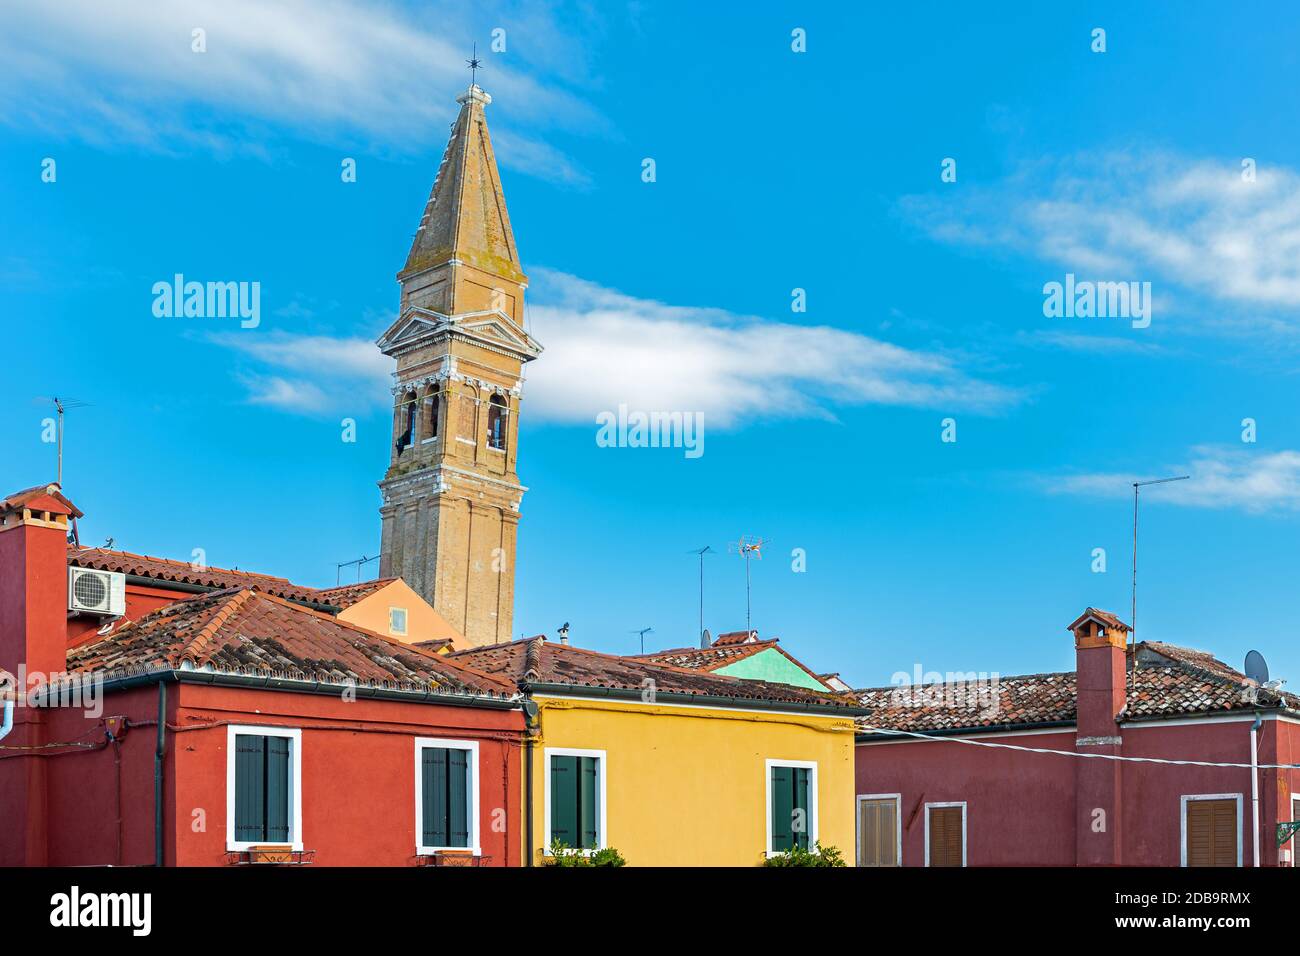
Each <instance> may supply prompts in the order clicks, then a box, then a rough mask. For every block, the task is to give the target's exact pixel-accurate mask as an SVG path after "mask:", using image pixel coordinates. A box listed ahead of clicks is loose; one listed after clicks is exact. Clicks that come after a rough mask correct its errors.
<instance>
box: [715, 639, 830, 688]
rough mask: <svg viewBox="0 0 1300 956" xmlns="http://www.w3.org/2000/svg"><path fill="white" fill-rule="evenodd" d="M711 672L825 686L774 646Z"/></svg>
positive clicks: (802, 685)
mask: <svg viewBox="0 0 1300 956" xmlns="http://www.w3.org/2000/svg"><path fill="white" fill-rule="evenodd" d="M713 673H715V674H726V675H727V676H728V677H739V678H742V679H744V680H766V681H771V682H772V683H774V684H792V685H794V686H795V687H806V688H808V689H809V690H821V691H824V690H826V686H825V685H824V684H822V683H821V682H820V681H818V680H817V679H816V678H814V677H812V676H811V675H810V674H809V673H808V672H807V671H805V670H804V669H803V668H802V667H798V666H796V665H795V664H792V663H790V660H789V659H788V658H787V657H786V656H785V655H784V654H782V653H781V652H780V651H778V650H777V649H776V648H775V647H769V648H767V649H766V650H762V651H759V652H758V653H757V654H752V655H750V656H749V657H746V658H745V659H744V660H739V661H736V663H734V664H728V665H727V666H726V667H719V668H718V669H717V670H715V671H714V672H713Z"/></svg>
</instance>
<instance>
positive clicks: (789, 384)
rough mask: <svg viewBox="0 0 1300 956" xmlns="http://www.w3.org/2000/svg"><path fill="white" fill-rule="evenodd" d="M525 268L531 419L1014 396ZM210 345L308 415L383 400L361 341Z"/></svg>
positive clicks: (944, 364) (792, 413)
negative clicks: (538, 345) (229, 352)
mask: <svg viewBox="0 0 1300 956" xmlns="http://www.w3.org/2000/svg"><path fill="white" fill-rule="evenodd" d="M532 278H533V285H532V288H531V290H530V294H531V295H532V296H533V297H534V298H535V299H537V300H540V301H539V304H533V305H530V306H529V311H528V315H529V320H530V323H531V325H532V331H533V332H534V334H536V336H537V337H538V339H540V340H541V342H542V343H543V344H544V346H545V348H546V351H545V353H544V354H543V356H542V357H541V358H540V359H539V360H538V361H537V362H534V363H532V364H531V365H530V366H529V367H528V369H527V376H528V383H527V386H526V388H525V392H524V395H525V401H526V406H525V407H526V414H527V415H528V416H529V418H530V420H532V421H551V422H562V423H584V424H586V423H591V422H594V420H595V416H596V414H597V413H598V412H600V411H604V410H614V409H616V408H617V407H618V406H619V405H620V404H626V405H628V406H629V407H630V408H632V409H637V410H642V411H647V412H649V411H684V412H703V413H704V414H705V416H706V418H707V420H708V421H709V422H710V424H711V425H713V426H716V427H736V426H740V425H743V424H746V423H748V422H751V421H753V420H755V419H770V418H807V417H821V418H831V417H833V410H834V409H835V408H836V407H841V406H851V405H861V404H884V405H897V406H908V407H920V408H934V409H942V410H944V411H972V412H992V411H996V410H998V409H1000V408H1003V407H1006V406H1008V405H1011V404H1014V403H1015V402H1017V401H1019V400H1020V399H1021V397H1022V396H1021V393H1020V392H1018V391H1017V390H1015V389H1013V388H1008V387H1005V386H1002V385H999V384H996V383H992V382H987V381H982V380H979V379H976V378H972V377H971V376H969V375H967V374H965V373H964V372H962V371H961V370H960V369H959V368H958V367H957V364H956V362H955V360H953V359H952V358H950V357H948V356H945V355H942V354H940V353H937V352H921V351H913V350H909V349H905V348H901V347H899V346H897V345H891V344H889V343H887V342H883V341H880V340H879V339H874V338H870V337H868V336H865V335H861V334H859V333H856V332H848V331H845V330H843V329H836V328H830V327H828V326H800V325H793V324H787V323H781V322H769V321H764V320H762V319H759V318H755V317H751V316H739V315H735V314H733V313H730V312H727V311H725V310H722V309H709V308H696V307H684V306H673V305H666V304H664V303H661V302H655V301H651V300H647V299H637V298H634V297H632V296H628V295H624V294H622V293H619V292H615V291H613V290H611V289H606V288H603V287H602V286H599V285H597V284H595V283H592V282H588V281H586V280H583V279H580V278H577V277H576V276H571V275H567V274H565V273H563V272H556V271H554V270H550V269H536V270H533V274H532ZM214 341H216V342H217V344H219V345H221V346H223V347H226V348H229V349H233V350H235V351H237V352H240V353H241V354H242V355H244V356H245V357H246V359H248V360H249V361H250V362H252V363H253V364H254V365H255V366H257V367H258V368H259V369H260V371H259V372H258V373H257V374H256V375H249V374H247V373H245V381H246V384H248V385H249V386H250V388H252V390H253V396H252V400H253V401H258V402H262V403H264V404H271V405H275V406H276V407H280V408H284V409H286V410H297V411H301V412H304V413H308V414H313V413H318V412H322V411H325V410H337V409H340V408H346V407H352V406H355V403H356V402H357V401H358V400H364V401H366V402H367V403H370V404H371V407H373V403H381V402H387V401H388V391H387V386H388V383H389V381H390V373H391V372H392V370H393V365H392V362H391V360H390V359H388V358H387V357H385V356H384V355H383V354H382V353H380V351H379V349H378V348H376V347H375V345H374V343H373V342H372V341H371V340H369V339H365V338H332V337H329V336H321V335H291V334H284V333H281V334H276V333H266V334H263V333H254V332H237V333H230V334H227V335H223V336H220V337H214ZM295 386H297V387H295Z"/></svg>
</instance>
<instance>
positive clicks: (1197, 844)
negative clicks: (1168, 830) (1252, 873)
mask: <svg viewBox="0 0 1300 956" xmlns="http://www.w3.org/2000/svg"><path fill="white" fill-rule="evenodd" d="M1187 865H1188V866H1236V865H1237V801H1236V800H1188V801H1187Z"/></svg>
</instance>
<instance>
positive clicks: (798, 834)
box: [790, 767, 812, 850]
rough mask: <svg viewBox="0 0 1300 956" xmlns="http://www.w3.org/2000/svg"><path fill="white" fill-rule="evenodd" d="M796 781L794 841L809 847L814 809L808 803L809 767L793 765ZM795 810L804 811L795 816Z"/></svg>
mask: <svg viewBox="0 0 1300 956" xmlns="http://www.w3.org/2000/svg"><path fill="white" fill-rule="evenodd" d="M791 770H792V776H793V778H794V779H793V783H794V800H793V803H794V805H793V807H792V808H791V811H790V814H791V820H792V822H793V823H794V824H795V828H794V842H795V843H797V844H798V845H799V847H800V849H804V850H806V849H808V831H809V830H810V829H811V828H812V811H811V808H810V805H809V803H808V768H807V767H792V768H791ZM795 811H802V812H801V813H799V814H798V818H797V819H796V818H795Z"/></svg>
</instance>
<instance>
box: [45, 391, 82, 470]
mask: <svg viewBox="0 0 1300 956" xmlns="http://www.w3.org/2000/svg"><path fill="white" fill-rule="evenodd" d="M36 401H38V402H53V403H54V412H55V414H56V415H57V416H58V426H57V428H58V431H57V434H56V443H57V445H58V449H59V466H58V478H57V479H56V481H57V483H58V486H59V487H60V488H62V487H63V413H64V412H66V411H67V410H68V409H69V408H86V407H87V406H88V405H89V404H90V403H89V402H82V401H78V400H77V399H75V398H59V396H57V395H50V396H42V397H41V398H38V399H36Z"/></svg>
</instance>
